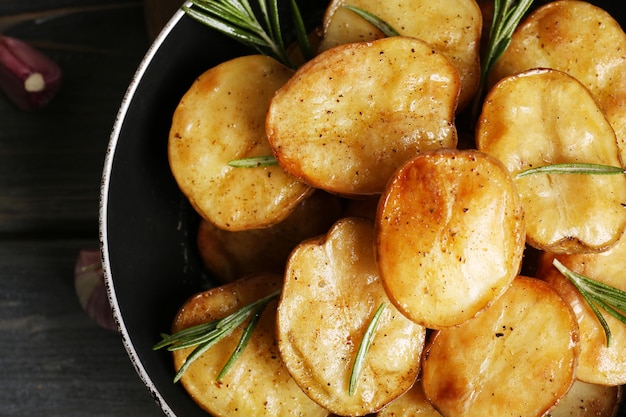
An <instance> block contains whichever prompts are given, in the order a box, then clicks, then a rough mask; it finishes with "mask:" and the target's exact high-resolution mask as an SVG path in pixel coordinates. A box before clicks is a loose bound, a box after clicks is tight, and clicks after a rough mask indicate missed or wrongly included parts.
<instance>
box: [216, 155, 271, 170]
mask: <svg viewBox="0 0 626 417" xmlns="http://www.w3.org/2000/svg"><path fill="white" fill-rule="evenodd" d="M228 165H229V166H231V167H234V168H258V167H266V166H272V165H278V161H277V160H276V158H274V155H263V156H251V157H248V158H240V159H233V160H232V161H228Z"/></svg>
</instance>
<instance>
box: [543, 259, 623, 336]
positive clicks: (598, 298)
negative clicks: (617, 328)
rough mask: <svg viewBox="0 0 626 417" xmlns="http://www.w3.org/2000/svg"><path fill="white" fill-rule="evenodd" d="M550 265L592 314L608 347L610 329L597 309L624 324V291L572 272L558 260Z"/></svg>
mask: <svg viewBox="0 0 626 417" xmlns="http://www.w3.org/2000/svg"><path fill="white" fill-rule="evenodd" d="M552 264H553V265H554V266H555V267H556V269H558V270H559V272H560V273H561V274H563V276H564V277H565V278H567V279H568V280H569V281H570V282H571V283H572V284H573V285H574V286H575V287H576V289H577V290H578V292H579V293H580V295H581V296H582V297H583V299H584V300H585V302H586V303H587V304H588V305H589V307H590V308H591V310H592V311H593V312H594V314H595V315H596V317H597V318H598V321H599V322H600V325H601V326H602V329H603V330H604V334H605V335H606V345H607V346H609V345H610V344H611V329H610V328H609V325H608V323H607V321H606V319H605V318H604V316H603V315H602V312H600V310H599V308H598V307H600V308H602V309H603V310H604V311H606V312H607V313H608V314H610V315H612V316H613V317H615V318H616V319H618V320H619V321H621V322H622V323H624V324H626V291H622V290H620V289H618V288H615V287H611V286H610V285H606V284H604V283H602V282H599V281H596V280H593V279H591V278H588V277H586V276H584V275H581V274H579V273H577V272H574V271H572V270H570V269H569V268H567V267H566V266H565V265H563V264H562V263H561V262H560V261H559V260H558V259H554V260H553V261H552Z"/></svg>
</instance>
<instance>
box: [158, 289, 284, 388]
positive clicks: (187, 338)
mask: <svg viewBox="0 0 626 417" xmlns="http://www.w3.org/2000/svg"><path fill="white" fill-rule="evenodd" d="M279 295H280V290H276V291H274V292H273V293H271V294H269V295H267V296H265V297H263V298H260V299H258V300H256V301H254V302H252V303H250V304H248V305H246V306H244V307H242V308H240V309H239V310H237V311H235V312H233V313H232V314H230V315H228V316H226V317H224V318H222V319H219V320H215V321H212V322H209V323H203V324H199V325H196V326H192V327H189V328H187V329H183V330H181V331H179V332H176V333H174V334H172V335H167V334H163V335H161V337H162V339H163V340H161V341H160V342H159V343H157V344H156V345H154V347H153V350H158V349H163V348H167V350H169V351H174V350H180V349H186V348H190V347H193V346H195V349H194V350H193V351H192V352H191V353H190V354H189V356H187V359H186V360H185V363H184V364H183V365H182V366H181V367H180V369H179V370H178V372H177V373H176V376H175V377H174V382H178V380H179V379H180V378H181V377H182V375H183V374H184V373H185V371H186V370H187V368H189V366H190V365H191V364H192V363H193V362H194V361H195V360H196V359H198V358H199V357H201V356H202V355H203V354H204V353H205V352H206V351H207V350H209V349H210V348H211V347H213V346H214V345H215V344H216V343H218V342H220V341H221V340H222V339H224V338H225V337H227V336H228V335H230V334H231V333H232V332H233V331H234V330H235V329H237V328H238V327H239V326H240V325H241V324H243V323H244V322H245V321H246V320H247V319H248V318H249V317H250V316H253V318H252V319H251V323H253V324H252V325H251V324H250V323H249V324H248V326H246V329H245V330H244V332H243V335H242V337H241V340H240V341H239V344H238V346H237V348H236V350H235V352H234V353H233V355H232V356H231V358H230V359H229V360H228V362H227V366H228V368H230V367H231V366H232V364H233V363H234V362H235V361H236V360H237V358H239V356H240V355H241V352H242V351H243V350H244V349H245V346H246V344H247V342H248V340H249V339H250V336H251V334H252V331H253V330H254V328H255V326H256V321H258V317H257V316H260V314H261V313H262V311H263V309H265V307H266V306H267V305H268V304H269V303H270V301H272V300H274V299H275V298H277V297H278V296H279ZM227 371H228V369H226V370H222V372H220V375H223V373H225V372H227Z"/></svg>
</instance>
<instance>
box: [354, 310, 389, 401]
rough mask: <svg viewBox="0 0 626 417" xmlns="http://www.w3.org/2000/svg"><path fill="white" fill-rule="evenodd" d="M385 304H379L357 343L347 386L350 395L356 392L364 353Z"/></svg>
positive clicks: (371, 340)
mask: <svg viewBox="0 0 626 417" xmlns="http://www.w3.org/2000/svg"><path fill="white" fill-rule="evenodd" d="M386 306H387V304H386V303H381V304H380V306H379V307H378V309H377V310H376V312H375V313H374V316H373V317H372V320H371V321H370V323H369V325H368V326H367V329H366V330H365V334H363V339H361V343H360V344H359V349H358V350H357V352H356V356H355V358H354V363H353V365H352V372H351V373H350V386H349V388H348V392H349V394H350V396H352V395H354V393H355V392H356V386H357V383H358V381H359V376H360V375H361V371H362V370H363V364H364V363H365V355H367V351H368V350H369V348H370V346H371V344H372V342H373V341H374V335H375V334H376V329H377V328H378V322H379V321H380V318H381V316H382V315H383V312H384V311H385V307H386Z"/></svg>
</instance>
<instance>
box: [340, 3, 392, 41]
mask: <svg viewBox="0 0 626 417" xmlns="http://www.w3.org/2000/svg"><path fill="white" fill-rule="evenodd" d="M342 7H344V8H346V9H348V10H351V11H352V12H354V13H356V14H357V15H359V16H360V17H361V18H363V19H364V20H366V21H367V22H368V23H369V24H371V25H372V26H374V27H375V28H376V29H378V30H380V31H381V32H382V33H383V35H385V36H387V37H391V36H399V35H400V33H398V31H397V30H395V29H394V28H393V27H392V26H391V25H390V24H388V23H387V22H385V21H384V20H382V19H381V18H379V17H378V16H376V15H374V14H372V13H370V12H368V11H367V10H363V9H361V8H360V7H356V6H350V5H347V4H344V5H343V6H342Z"/></svg>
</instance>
